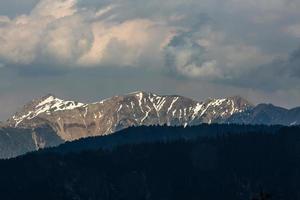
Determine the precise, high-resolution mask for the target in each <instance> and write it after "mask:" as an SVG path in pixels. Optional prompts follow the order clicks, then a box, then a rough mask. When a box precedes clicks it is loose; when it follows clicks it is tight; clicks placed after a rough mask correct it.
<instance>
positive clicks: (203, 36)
mask: <svg viewBox="0 0 300 200" xmlns="http://www.w3.org/2000/svg"><path fill="white" fill-rule="evenodd" d="M299 8H300V3H299V1H297V0H274V1H272V2H269V1H266V0H254V1H246V0H224V1H222V2H220V1H217V0H201V1H197V0H188V1H182V0H166V1H163V2H162V1H158V0H153V1H135V0H116V1H114V2H113V3H112V2H111V1H108V0H105V1H101V2H98V1H95V0H86V1H84V2H83V1H79V0H40V1H39V2H38V3H37V4H36V5H35V7H34V8H32V10H31V11H30V12H28V13H25V14H20V15H18V16H16V17H8V16H0V44H1V48H0V63H2V65H3V66H5V67H13V68H15V69H17V70H20V71H27V72H25V73H24V72H23V73H22V74H29V73H33V74H40V73H41V74H42V73H45V74H56V73H55V72H53V73H50V72H52V71H55V70H58V71H67V70H72V69H74V68H104V67H106V68H107V67H109V68H116V69H118V68H126V67H135V68H155V69H158V70H161V71H168V72H171V74H172V75H176V77H184V78H187V79H194V80H205V81H212V82H220V83H222V84H235V85H239V86H240V87H253V86H255V87H260V88H263V86H260V85H258V84H255V82H252V81H249V80H248V77H247V75H248V74H249V73H250V74H251V73H253V74H255V73H259V72H261V71H263V73H266V74H268V75H264V76H263V75H260V76H257V78H260V79H261V80H258V81H256V82H257V83H258V82H264V80H268V79H271V78H272V77H271V75H272V76H273V78H274V76H275V74H274V73H272V72H269V71H268V70H273V71H274V70H277V71H278V72H281V71H284V74H285V77H286V78H287V79H288V78H289V77H293V79H295V81H297V79H299V77H298V76H297V74H298V70H297V69H298V68H297V65H298V61H295V58H293V59H294V60H293V59H292V56H291V57H290V58H287V59H279V60H280V62H279V61H278V59H277V57H278V56H280V57H284V56H285V57H287V56H288V52H289V51H290V50H291V49H294V48H296V47H295V43H296V42H295V40H296V39H297V38H298V37H299V33H298V32H299V31H298V29H299V27H298V25H297V24H299V23H300V22H299V20H298V19H299V17H300V14H299V12H298V10H299ZM282 30H284V31H282ZM286 33H288V34H286ZM276 41H278V42H279V41H280V42H281V44H285V45H275V42H276ZM296 60H297V59H296ZM295 63H296V64H295ZM267 66H273V67H272V68H271V67H267ZM34 71H35V72H34ZM36 71H38V72H39V73H37V72H36ZM266 77H268V78H266ZM279 82H280V81H278V82H277V83H276V84H275V83H274V84H273V85H274V87H275V86H276V87H280V85H282V84H283V83H280V84H279ZM247 83H248V84H247Z"/></svg>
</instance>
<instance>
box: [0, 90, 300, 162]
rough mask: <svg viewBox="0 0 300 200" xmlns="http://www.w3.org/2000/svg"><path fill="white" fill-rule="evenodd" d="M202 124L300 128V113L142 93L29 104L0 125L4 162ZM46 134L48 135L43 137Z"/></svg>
mask: <svg viewBox="0 0 300 200" xmlns="http://www.w3.org/2000/svg"><path fill="white" fill-rule="evenodd" d="M202 123H208V124H210V123H236V124H268V125H271V124H279V125H288V126H290V125H299V124H300V108H294V109H291V110H288V109H285V108H281V107H276V106H273V105H271V104H259V105H257V106H254V105H253V104H251V103H249V102H248V101H247V100H245V99H243V98H241V97H239V96H234V97H228V98H223V99H207V100H205V101H203V102H199V101H195V100H193V99H190V98H186V97H183V96H177V95H157V94H153V93H148V92H142V91H139V92H134V93H130V94H127V95H121V96H114V97H112V98H109V99H105V100H103V101H100V102H95V103H90V104H86V103H79V102H76V101H66V100H62V99H59V98H57V97H55V96H54V95H47V96H45V97H42V98H39V99H35V100H33V101H31V102H30V103H28V104H26V105H25V106H24V107H23V109H22V110H20V111H19V112H18V113H16V114H15V115H13V116H12V117H11V118H10V119H8V120H7V122H6V123H0V151H1V152H0V154H1V155H0V158H7V157H14V156H16V155H20V154H23V153H25V152H28V151H33V150H37V149H40V148H44V147H47V146H56V145H58V144H61V143H63V142H65V141H73V140H77V139H80V138H86V137H90V136H102V135H109V134H112V133H114V132H116V131H119V130H122V129H125V128H128V127H131V126H142V125H145V126H148V125H165V124H166V125H168V126H185V127H186V126H192V125H198V124H202ZM45 127H46V128H45ZM36 130H40V131H36ZM41 130H42V131H41ZM44 132H45V133H47V134H46V135H43V134H44Z"/></svg>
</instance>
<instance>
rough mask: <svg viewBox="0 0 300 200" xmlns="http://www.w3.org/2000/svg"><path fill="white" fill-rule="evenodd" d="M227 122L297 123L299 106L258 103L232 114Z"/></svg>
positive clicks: (288, 124)
mask: <svg viewBox="0 0 300 200" xmlns="http://www.w3.org/2000/svg"><path fill="white" fill-rule="evenodd" d="M227 123H236V124H266V125H273V124H281V125H286V126H291V125H299V124H300V107H298V108H293V109H285V108H281V107H277V106H274V105H272V104H259V105H257V106H255V107H254V108H252V109H249V110H246V111H245V112H241V113H236V114H234V115H232V116H231V117H229V118H228V119H227Z"/></svg>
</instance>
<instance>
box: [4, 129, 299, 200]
mask: <svg viewBox="0 0 300 200" xmlns="http://www.w3.org/2000/svg"><path fill="white" fill-rule="evenodd" d="M127 133H128V137H126V134H127ZM146 135H148V137H149V138H152V140H148V139H147V137H146ZM150 136H151V137H150ZM155 137H156V139H153V138H155ZM108 138H109V139H108ZM114 138H115V139H116V140H118V141H119V142H116V143H115V144H114V145H108V143H109V142H111V141H113V140H114ZM122 138H127V141H126V142H123V143H122V142H120V141H122ZM128 138H129V139H128ZM130 138H131V139H130ZM132 138H139V139H132ZM104 140H107V141H106V142H103V141H104ZM100 141H102V142H100ZM97 144H98V145H99V146H98V148H97ZM76 149H77V150H76ZM0 179H1V181H0V197H1V199H6V200H10V199H18V200H19V199H30V200H35V199H43V200H47V199H49V200H50V199H51V200H53V199H55V200H60V199H74V200H75V199H78V200H79V199H82V200H85V199H90V200H94V199H95V200H98V199H107V200H108V199H111V200H123V199H124V200H125V199H126V200H127V199H131V200H134V199H136V200H139V199H141V200H142V199H149V200H152V199H153V200H157V199H161V200H163V199H170V200H176V199H178V200H179V199H180V200H181V199H191V200H193V199H195V200H196V199H197V200H198V199H207V200H209V199H216V200H219V199H225V200H227V199H228V200H234V199H241V200H242V199H243V200H244V199H275V200H276V199H278V200H279V199H283V200H295V199H300V190H299V187H300V127H281V126H243V125H201V126H197V127H189V128H185V129H184V128H183V127H136V128H129V129H126V130H123V131H122V132H120V133H117V134H116V135H115V136H113V135H112V136H109V137H102V138H101V137H100V138H99V137H97V138H88V139H84V140H80V141H76V142H75V143H69V144H65V145H62V146H60V147H58V148H54V149H49V150H44V151H40V152H37V153H31V154H28V155H25V156H21V157H18V158H15V159H10V160H1V161H0Z"/></svg>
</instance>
